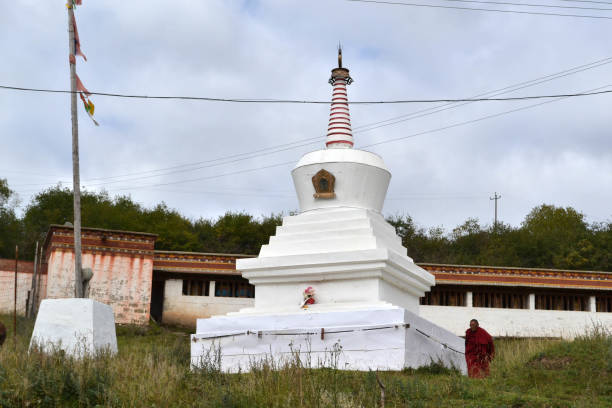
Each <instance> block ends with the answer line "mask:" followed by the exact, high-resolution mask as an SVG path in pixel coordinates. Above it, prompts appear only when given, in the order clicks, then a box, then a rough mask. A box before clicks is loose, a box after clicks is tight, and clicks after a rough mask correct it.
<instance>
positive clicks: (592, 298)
mask: <svg viewBox="0 0 612 408" xmlns="http://www.w3.org/2000/svg"><path fill="white" fill-rule="evenodd" d="M596 311H597V301H596V300H595V296H589V312H596Z"/></svg>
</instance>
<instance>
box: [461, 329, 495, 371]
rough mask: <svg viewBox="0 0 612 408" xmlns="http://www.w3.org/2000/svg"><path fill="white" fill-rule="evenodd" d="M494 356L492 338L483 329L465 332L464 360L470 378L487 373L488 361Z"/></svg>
mask: <svg viewBox="0 0 612 408" xmlns="http://www.w3.org/2000/svg"><path fill="white" fill-rule="evenodd" d="M493 357H495V346H494V345H493V338H492V337H491V335H490V334H489V333H487V331H486V330H485V329H482V328H480V327H479V328H477V329H476V331H472V329H467V331H466V332H465V361H466V363H467V369H468V375H469V376H470V377H472V378H483V377H486V376H488V375H489V362H491V360H493Z"/></svg>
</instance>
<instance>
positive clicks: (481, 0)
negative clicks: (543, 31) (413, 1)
mask: <svg viewBox="0 0 612 408" xmlns="http://www.w3.org/2000/svg"><path fill="white" fill-rule="evenodd" d="M438 1H447V2H453V3H475V4H494V5H496V6H520V7H540V8H554V9H572V10H596V11H612V8H604V7H583V6H555V5H551V4H531V3H511V2H506V1H484V0H438Z"/></svg>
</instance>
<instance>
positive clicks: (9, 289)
mask: <svg viewBox="0 0 612 408" xmlns="http://www.w3.org/2000/svg"><path fill="white" fill-rule="evenodd" d="M33 273H34V262H29V261H19V264H18V268H17V314H18V315H20V316H24V315H25V310H26V302H27V300H28V292H29V291H30V290H31V289H32V276H33ZM39 276H40V280H39V283H38V284H39V287H38V289H39V291H40V292H39V293H41V296H39V303H40V300H41V299H42V298H44V293H45V290H46V284H47V276H46V275H39ZM14 302H15V260H12V259H0V313H1V314H12V313H13V308H14Z"/></svg>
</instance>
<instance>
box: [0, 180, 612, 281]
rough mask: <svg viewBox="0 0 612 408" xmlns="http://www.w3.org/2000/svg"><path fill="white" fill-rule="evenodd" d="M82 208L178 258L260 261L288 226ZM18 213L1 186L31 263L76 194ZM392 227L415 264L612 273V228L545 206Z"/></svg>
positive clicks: (12, 226) (12, 234) (96, 221)
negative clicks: (520, 214)
mask: <svg viewBox="0 0 612 408" xmlns="http://www.w3.org/2000/svg"><path fill="white" fill-rule="evenodd" d="M81 206H82V224H83V225H84V226H88V227H97V228H109V229H119V230H129V231H141V232H151V233H155V234H158V236H159V237H158V240H157V243H156V248H157V249H163V250H174V251H196V252H223V253H244V254H257V253H258V252H259V248H260V246H261V245H263V244H266V243H267V242H268V237H269V236H270V235H273V234H274V231H275V228H276V226H277V225H280V223H281V221H282V217H281V216H280V215H270V216H263V217H260V218H256V217H253V216H252V215H249V214H246V213H230V212H228V213H226V214H225V215H223V216H221V217H219V218H217V219H215V220H211V219H205V218H200V219H198V220H191V219H188V218H186V217H184V216H182V215H181V214H180V213H178V212H177V211H176V210H173V209H170V208H168V207H167V206H166V204H164V203H161V204H158V205H157V206H155V207H153V208H145V207H143V206H141V205H140V204H138V203H135V202H134V201H132V199H131V198H130V197H129V196H117V197H114V198H112V197H110V196H109V195H108V194H107V193H94V192H84V193H83V196H82V198H81ZM15 208H16V201H15V199H14V194H13V192H12V191H11V190H10V188H9V186H8V185H7V182H6V180H1V179H0V257H3V258H10V257H12V256H14V247H15V244H18V245H19V246H20V248H23V249H22V250H20V252H21V253H22V254H24V255H23V256H24V259H30V258H32V257H33V253H34V245H35V242H36V241H37V240H38V241H41V240H42V238H43V237H44V234H45V232H46V231H47V230H48V228H49V225H50V224H63V223H65V222H70V221H72V217H73V209H72V191H71V190H70V189H68V188H61V187H59V186H58V187H54V188H50V189H48V190H45V191H43V192H41V193H39V194H37V195H36V196H34V197H33V198H32V200H31V202H30V203H29V204H28V205H27V207H26V209H25V212H24V214H23V216H22V217H18V216H17V213H16V211H15ZM388 221H389V222H390V223H391V224H392V225H393V226H394V227H395V228H396V229H397V232H398V235H400V237H401V238H402V241H403V244H404V246H405V247H406V248H408V254H409V255H410V256H411V257H412V258H413V259H414V260H415V261H416V262H431V263H449V264H471V265H497V266H526V267H540V268H560V269H589V270H604V271H612V259H611V258H610V253H611V252H612V223H611V222H603V223H596V224H588V223H587V222H586V221H585V219H584V215H583V214H581V213H579V212H577V211H576V210H574V209H573V208H571V207H568V208H561V207H555V206H552V205H541V206H539V207H536V208H534V209H533V210H532V211H531V212H530V213H529V214H528V215H527V216H526V217H525V219H524V221H523V222H522V224H521V225H520V226H519V227H512V226H510V225H507V224H503V223H502V224H498V225H497V226H491V225H481V224H480V223H479V221H478V220H477V219H468V220H467V221H465V223H463V224H462V225H460V226H458V227H456V228H455V229H453V231H452V232H451V233H446V232H445V231H444V229H442V228H441V227H435V228H430V229H425V228H423V227H420V226H418V225H417V224H416V223H415V222H414V220H413V219H412V218H411V217H410V216H407V215H398V216H392V217H389V218H388Z"/></svg>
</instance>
